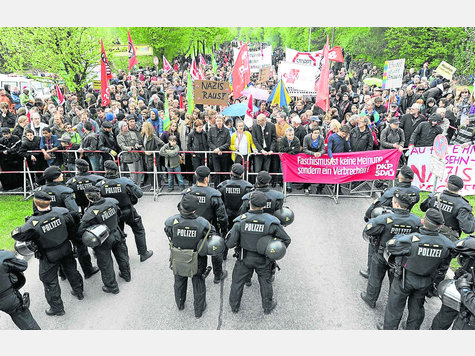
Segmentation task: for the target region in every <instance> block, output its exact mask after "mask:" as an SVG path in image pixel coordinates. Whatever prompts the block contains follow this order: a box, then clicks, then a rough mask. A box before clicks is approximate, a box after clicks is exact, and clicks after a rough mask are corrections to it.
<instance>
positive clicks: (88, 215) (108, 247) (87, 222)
mask: <svg viewBox="0 0 475 356" xmlns="http://www.w3.org/2000/svg"><path fill="white" fill-rule="evenodd" d="M84 193H85V195H86V198H87V199H88V200H89V201H90V202H91V205H90V206H89V208H87V209H86V211H85V213H84V216H83V217H82V219H81V223H80V224H79V228H78V237H82V236H83V234H84V232H85V231H86V229H87V228H89V227H92V226H94V225H97V224H101V225H102V224H103V225H105V226H107V228H108V229H109V237H108V238H107V239H106V240H105V241H104V242H102V243H101V244H99V245H98V246H95V247H94V251H95V252H96V257H97V264H98V265H99V268H100V270H101V276H102V282H103V283H104V285H103V286H102V290H103V291H104V292H106V293H113V294H117V293H119V285H118V284H117V280H116V278H115V272H114V264H113V261H112V254H114V257H115V259H116V261H117V264H118V265H119V270H120V272H119V277H121V278H123V279H124V280H125V281H126V282H130V280H131V275H130V265H129V254H128V251H127V246H126V245H125V237H124V234H123V232H122V231H121V230H120V228H119V216H120V209H119V202H118V201H117V200H116V199H114V198H103V197H101V193H100V189H99V188H98V187H88V188H86V190H85V191H84Z"/></svg>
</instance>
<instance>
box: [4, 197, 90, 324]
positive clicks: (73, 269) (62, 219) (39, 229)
mask: <svg viewBox="0 0 475 356" xmlns="http://www.w3.org/2000/svg"><path fill="white" fill-rule="evenodd" d="M33 202H34V204H35V206H36V208H37V212H35V213H34V214H33V216H32V217H30V218H29V219H28V220H27V221H26V223H25V224H24V225H23V226H21V227H19V228H16V229H15V230H13V231H12V237H13V238H14V239H15V240H17V241H33V242H34V243H35V244H36V245H37V246H38V252H37V253H36V255H35V256H36V257H38V258H39V262H40V267H39V274H40V280H41V282H42V283H43V286H44V289H45V296H46V301H47V302H48V304H49V305H50V308H49V309H47V310H46V311H45V312H46V314H47V315H50V316H52V315H64V305H63V301H62V300H61V289H60V288H59V281H58V268H59V266H61V267H62V268H63V271H64V273H65V274H66V277H67V278H68V281H69V284H70V285H71V288H72V291H71V294H72V295H74V296H75V297H76V298H78V299H79V300H82V299H83V298H84V295H83V280H82V277H81V275H80V274H79V272H78V270H77V265H76V260H75V259H74V257H73V250H72V247H71V243H70V240H73V239H75V238H76V236H75V234H76V226H75V221H74V219H73V217H72V216H71V213H70V212H69V211H68V210H67V209H65V208H59V207H53V208H52V207H51V206H50V202H51V195H49V194H47V193H45V192H42V191H37V192H35V195H34V199H33Z"/></svg>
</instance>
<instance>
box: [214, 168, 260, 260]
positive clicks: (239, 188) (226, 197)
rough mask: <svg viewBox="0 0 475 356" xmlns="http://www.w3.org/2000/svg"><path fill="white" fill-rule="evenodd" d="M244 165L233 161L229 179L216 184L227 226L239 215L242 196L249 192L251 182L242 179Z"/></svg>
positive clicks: (225, 254)
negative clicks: (224, 208)
mask: <svg viewBox="0 0 475 356" xmlns="http://www.w3.org/2000/svg"><path fill="white" fill-rule="evenodd" d="M243 174H244V167H243V166H242V165H241V164H239V163H235V164H233V165H232V167H231V179H227V180H225V181H224V182H221V183H220V184H219V185H218V191H219V192H220V193H221V195H222V198H223V203H224V206H225V207H226V213H227V214H228V226H232V225H233V220H234V219H235V218H237V217H238V216H239V209H240V208H241V205H242V197H243V196H244V195H245V194H247V193H249V192H250V191H251V189H252V184H251V183H249V182H248V181H246V180H244V179H242V177H243ZM227 255H228V250H227V249H226V250H225V251H224V255H223V257H224V259H226V258H227Z"/></svg>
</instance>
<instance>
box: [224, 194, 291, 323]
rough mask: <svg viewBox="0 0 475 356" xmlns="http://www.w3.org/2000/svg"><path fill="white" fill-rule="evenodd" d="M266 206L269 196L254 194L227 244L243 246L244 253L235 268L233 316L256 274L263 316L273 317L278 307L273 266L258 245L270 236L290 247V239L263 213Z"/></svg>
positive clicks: (230, 294)
mask: <svg viewBox="0 0 475 356" xmlns="http://www.w3.org/2000/svg"><path fill="white" fill-rule="evenodd" d="M266 205H267V196H266V195H265V194H264V193H263V192H259V191H255V192H252V193H251V197H250V210H249V211H248V212H246V213H245V214H242V215H240V216H239V217H237V218H236V219H235V220H234V225H233V228H232V229H231V232H230V235H229V238H228V240H227V241H226V246H227V247H228V248H234V247H237V246H240V248H241V249H242V252H241V253H240V257H239V259H237V260H236V263H235V265H234V269H233V278H232V283H231V291H230V293H229V304H230V306H231V310H232V312H233V313H237V312H238V311H239V308H240V306H241V298H242V293H243V289H244V284H246V282H247V281H248V280H250V278H251V276H252V273H253V271H256V273H257V276H258V280H259V286H260V292H261V300H262V308H263V309H264V314H270V313H271V312H272V310H273V309H274V308H275V307H276V305H277V302H276V301H275V300H274V299H273V294H274V293H273V289H272V282H271V279H272V265H273V263H272V261H271V260H269V259H268V258H267V257H266V256H265V255H261V254H260V253H258V252H257V241H258V240H259V238H261V237H263V236H266V235H270V236H273V237H275V238H278V239H280V240H281V241H282V242H283V243H284V244H285V246H286V247H288V246H289V245H290V242H291V239H290V236H289V235H287V233H286V232H285V231H284V228H283V227H282V225H281V224H280V221H279V219H277V218H276V217H275V216H272V215H270V214H267V213H265V212H264V207H265V206H266Z"/></svg>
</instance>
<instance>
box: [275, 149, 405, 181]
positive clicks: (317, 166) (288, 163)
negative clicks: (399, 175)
mask: <svg viewBox="0 0 475 356" xmlns="http://www.w3.org/2000/svg"><path fill="white" fill-rule="evenodd" d="M279 155H280V159H281V161H282V172H283V174H284V181H285V182H295V183H327V184H340V183H349V182H354V181H362V180H375V179H389V180H392V179H394V177H395V176H396V170H397V166H398V163H399V158H400V157H401V152H399V151H398V150H378V151H366V152H348V153H335V154H333V158H330V157H329V156H328V155H323V156H321V157H318V158H317V157H314V156H309V155H307V154H305V153H300V154H298V155H290V154H288V153H279Z"/></svg>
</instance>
